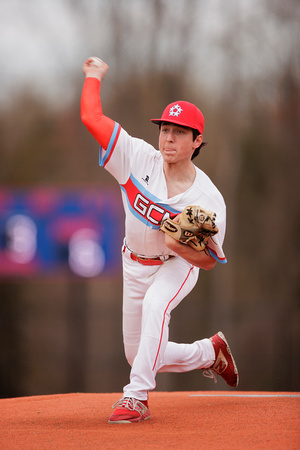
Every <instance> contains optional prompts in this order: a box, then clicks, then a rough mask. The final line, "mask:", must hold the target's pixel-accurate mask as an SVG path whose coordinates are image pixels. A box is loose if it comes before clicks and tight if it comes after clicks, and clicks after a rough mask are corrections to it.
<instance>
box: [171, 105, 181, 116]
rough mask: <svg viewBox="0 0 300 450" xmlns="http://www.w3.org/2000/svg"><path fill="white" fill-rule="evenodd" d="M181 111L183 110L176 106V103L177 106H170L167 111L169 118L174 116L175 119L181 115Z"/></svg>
mask: <svg viewBox="0 0 300 450" xmlns="http://www.w3.org/2000/svg"><path fill="white" fill-rule="evenodd" d="M182 111H183V109H182V108H181V106H180V105H178V103H177V105H174V106H171V108H170V111H169V116H175V117H178V116H179V114H181V113H182Z"/></svg>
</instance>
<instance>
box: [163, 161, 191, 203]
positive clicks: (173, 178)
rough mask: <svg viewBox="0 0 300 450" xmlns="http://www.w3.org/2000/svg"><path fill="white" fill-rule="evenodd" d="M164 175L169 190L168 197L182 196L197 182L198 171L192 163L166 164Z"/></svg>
mask: <svg viewBox="0 0 300 450" xmlns="http://www.w3.org/2000/svg"><path fill="white" fill-rule="evenodd" d="M164 174H165V179H166V183H167V188H168V196H169V197H174V196H175V195H178V194H182V193H183V192H185V191H187V190H188V189H189V188H190V187H191V186H192V184H193V183H194V181H195V178H196V169H195V166H194V164H193V163H192V162H191V161H190V162H189V164H185V165H182V164H164Z"/></svg>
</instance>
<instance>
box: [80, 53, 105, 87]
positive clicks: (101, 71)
mask: <svg viewBox="0 0 300 450" xmlns="http://www.w3.org/2000/svg"><path fill="white" fill-rule="evenodd" d="M108 69H109V66H108V65H107V64H106V63H105V62H104V61H102V59H100V58H97V57H96V56H91V57H90V58H87V59H86V60H85V61H84V63H83V67H82V70H83V73H84V74H85V76H86V77H93V78H98V80H100V81H102V80H103V79H104V77H105V75H106V72H107V71H108Z"/></svg>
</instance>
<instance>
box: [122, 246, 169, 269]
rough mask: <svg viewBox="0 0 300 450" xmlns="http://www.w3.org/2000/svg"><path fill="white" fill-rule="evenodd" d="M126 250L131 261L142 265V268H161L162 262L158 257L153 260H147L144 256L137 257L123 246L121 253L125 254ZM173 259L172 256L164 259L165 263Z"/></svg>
mask: <svg viewBox="0 0 300 450" xmlns="http://www.w3.org/2000/svg"><path fill="white" fill-rule="evenodd" d="M126 249H127V250H128V252H129V256H130V258H131V259H132V260H133V261H137V262H138V263H140V264H143V266H161V265H162V264H163V263H164V261H163V260H161V259H160V257H159V256H157V257H155V258H147V257H144V256H138V255H136V254H135V253H132V252H131V251H130V250H129V249H128V248H127V247H126V246H125V245H124V247H123V253H124V252H125V250H126ZM166 256H168V255H166ZM170 258H173V255H169V257H168V258H166V259H165V261H167V260H168V259H170Z"/></svg>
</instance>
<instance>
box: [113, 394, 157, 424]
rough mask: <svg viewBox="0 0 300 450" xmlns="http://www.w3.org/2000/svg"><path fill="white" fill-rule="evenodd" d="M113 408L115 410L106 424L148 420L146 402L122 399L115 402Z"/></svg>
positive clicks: (148, 413) (128, 398) (148, 414)
mask: <svg viewBox="0 0 300 450" xmlns="http://www.w3.org/2000/svg"><path fill="white" fill-rule="evenodd" d="M113 408H116V409H115V411H114V412H113V413H112V415H111V416H110V418H109V421H108V423H135V422H141V421H142V420H146V419H150V411H149V408H148V401H147V400H146V401H142V400H137V399H136V398H132V397H124V398H121V400H119V401H117V402H116V403H115V404H114V405H113Z"/></svg>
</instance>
